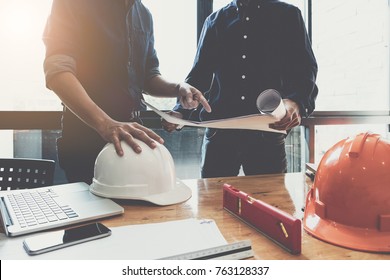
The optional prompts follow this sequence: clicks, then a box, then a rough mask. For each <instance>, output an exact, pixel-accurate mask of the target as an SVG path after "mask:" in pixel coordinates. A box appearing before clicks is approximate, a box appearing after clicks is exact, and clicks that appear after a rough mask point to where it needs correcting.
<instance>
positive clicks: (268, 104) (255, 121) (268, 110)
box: [142, 90, 286, 133]
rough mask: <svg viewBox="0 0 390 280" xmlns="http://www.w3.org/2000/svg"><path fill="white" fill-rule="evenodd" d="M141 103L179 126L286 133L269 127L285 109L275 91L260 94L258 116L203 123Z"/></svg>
mask: <svg viewBox="0 0 390 280" xmlns="http://www.w3.org/2000/svg"><path fill="white" fill-rule="evenodd" d="M142 102H143V103H144V104H145V105H146V106H148V107H149V108H150V109H152V110H153V111H154V112H156V113H157V114H158V115H159V116H160V117H162V118H163V119H165V120H166V121H167V122H170V123H173V124H177V125H179V126H194V127H209V128H222V129H251V130H263V131H272V132H277V133H286V131H284V130H283V131H281V130H275V129H272V128H270V127H269V124H271V123H274V122H276V121H279V120H281V119H282V118H283V117H284V115H285V114H286V109H285V107H284V103H283V101H282V98H281V97H280V95H279V93H278V92H277V91H275V90H267V91H264V92H262V93H260V95H259V97H258V99H257V102H256V103H257V104H256V105H257V107H258V108H259V111H260V112H261V113H259V114H252V115H246V116H240V117H235V118H226V119H220V120H211V121H203V122H196V121H189V120H183V119H181V118H177V117H174V116H171V115H169V114H168V113H164V112H162V111H160V110H159V109H157V108H156V107H154V106H153V105H151V104H149V103H148V102H146V101H142ZM275 102H278V103H276V104H277V105H276V106H275ZM259 106H260V107H259Z"/></svg>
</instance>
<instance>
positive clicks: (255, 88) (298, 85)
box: [163, 0, 318, 177]
mask: <svg viewBox="0 0 390 280" xmlns="http://www.w3.org/2000/svg"><path fill="white" fill-rule="evenodd" d="M316 75H317V63H316V60H315V57H314V54H313V51H312V48H311V43H310V41H309V38H308V35H307V32H306V28H305V24H304V21H303V19H302V16H301V12H300V10H299V9H298V8H297V7H295V6H293V5H289V4H287V3H284V2H281V1H276V0H234V1H232V2H231V3H230V4H228V5H227V6H225V7H224V8H222V9H220V10H218V11H216V12H214V13H213V14H211V15H210V16H209V17H208V18H207V19H206V21H205V23H204V26H203V30H202V33H201V36H200V39H199V45H198V50H197V54H196V57H195V62H194V65H193V68H192V70H191V71H190V73H189V75H188V77H187V79H186V81H187V82H188V83H189V84H191V85H192V86H194V87H196V88H198V89H199V90H200V91H202V92H204V93H205V96H206V98H207V99H208V101H209V103H210V105H211V107H212V108H213V111H212V112H211V113H209V112H206V111H205V110H203V109H202V108H200V109H199V110H197V111H188V110H184V109H183V107H182V106H181V105H180V104H178V105H177V106H176V107H175V108H174V110H173V112H171V113H172V114H174V115H176V116H178V117H183V118H194V117H195V118H198V120H201V121H204V120H212V119H222V118H231V117H237V116H243V115H249V114H254V113H259V111H258V109H257V107H256V99H257V97H258V95H259V94H260V93H261V92H262V91H264V90H266V89H276V90H277V91H279V92H280V93H281V95H282V98H283V102H284V105H285V107H286V110H287V114H286V116H285V117H284V118H283V119H282V120H281V121H279V122H277V123H275V124H272V125H271V128H274V129H277V130H290V129H291V128H293V127H295V126H297V125H299V124H300V122H301V116H304V117H306V116H308V115H309V114H311V113H312V112H313V110H314V107H315V99H316V96H317V94H318V89H317V86H316V84H315V80H316ZM163 125H164V127H165V129H166V130H168V131H173V130H174V129H175V126H174V125H172V124H167V123H164V124H163ZM284 141H285V135H284V134H280V133H273V132H262V131H252V130H219V129H210V128H208V129H206V132H205V137H204V141H203V148H202V153H203V154H202V157H203V159H202V177H221V176H236V175H238V173H239V170H240V167H241V166H242V168H243V171H244V173H245V174H246V175H254V174H264V173H280V172H285V171H286V168H287V160H286V152H285V147H284V144H285V142H284Z"/></svg>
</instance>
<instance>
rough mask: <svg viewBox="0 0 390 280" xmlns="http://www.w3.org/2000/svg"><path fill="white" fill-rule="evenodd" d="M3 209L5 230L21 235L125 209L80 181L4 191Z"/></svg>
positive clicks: (0, 199) (1, 196) (0, 197)
mask: <svg viewBox="0 0 390 280" xmlns="http://www.w3.org/2000/svg"><path fill="white" fill-rule="evenodd" d="M0 211H1V218H2V222H3V225H4V230H5V233H6V234H7V235H8V236H19V235H23V234H28V233H33V232H37V231H42V230H48V229H53V228H57V227H63V226H67V225H71V224H76V223H80V222H87V221H91V220H95V219H99V218H104V217H109V216H113V215H118V214H122V213H123V212H124V209H123V207H121V206H119V205H118V204H116V203H115V202H113V201H112V200H110V199H108V198H102V197H99V196H96V195H94V194H92V193H91V192H90V191H89V185H87V184H86V183H81V182H80V183H70V184H62V185H55V186H49V187H41V188H34V189H23V190H10V191H0Z"/></svg>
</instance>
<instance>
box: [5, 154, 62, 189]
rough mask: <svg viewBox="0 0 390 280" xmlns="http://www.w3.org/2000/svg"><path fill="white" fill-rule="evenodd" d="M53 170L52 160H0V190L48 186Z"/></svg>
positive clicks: (50, 183)
mask: <svg viewBox="0 0 390 280" xmlns="http://www.w3.org/2000/svg"><path fill="white" fill-rule="evenodd" d="M54 169H55V162H54V160H47V159H27V158H0V190H2V191H4V190H14V189H30V188H38V187H45V186H50V185H52V184H53V179H54Z"/></svg>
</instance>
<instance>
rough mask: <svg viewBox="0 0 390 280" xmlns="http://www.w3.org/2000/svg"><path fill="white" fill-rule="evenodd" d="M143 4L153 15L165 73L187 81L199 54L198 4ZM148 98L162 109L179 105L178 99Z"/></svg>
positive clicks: (150, 0) (169, 0) (146, 0)
mask: <svg viewBox="0 0 390 280" xmlns="http://www.w3.org/2000/svg"><path fill="white" fill-rule="evenodd" d="M142 2H143V4H144V5H145V6H146V7H148V8H149V10H150V11H151V13H152V15H153V20H154V33H155V48H156V51H157V55H158V57H159V60H160V71H161V74H162V75H163V76H164V77H166V78H168V79H169V80H171V81H174V82H182V81H184V79H185V78H186V76H187V74H188V73H189V71H190V70H191V67H192V64H193V61H194V58H195V52H196V4H197V3H196V1H183V0H164V1H155V0H143V1H142ZM169 11H171V13H169ZM177 11H180V12H177ZM145 99H146V100H147V101H149V102H150V103H151V104H153V105H155V106H156V107H158V108H159V109H161V110H163V109H164V110H170V109H172V108H173V106H174V105H175V104H176V99H175V98H153V97H150V96H145Z"/></svg>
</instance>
